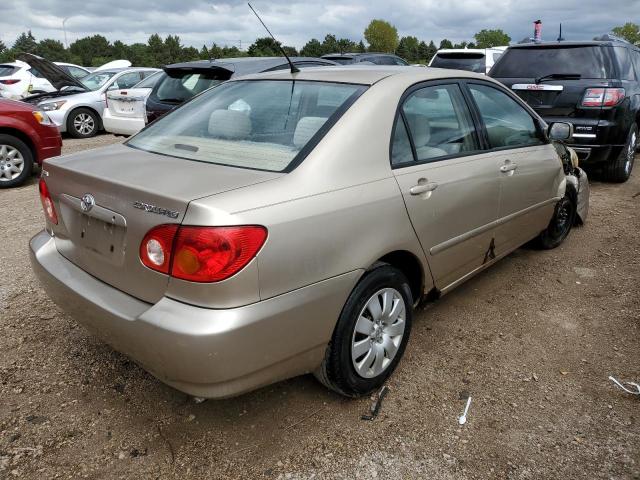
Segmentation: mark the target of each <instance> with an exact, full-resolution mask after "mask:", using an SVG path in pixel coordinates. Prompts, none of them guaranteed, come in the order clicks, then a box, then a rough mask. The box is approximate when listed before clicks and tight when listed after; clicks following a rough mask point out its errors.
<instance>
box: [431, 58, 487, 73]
mask: <svg viewBox="0 0 640 480" xmlns="http://www.w3.org/2000/svg"><path fill="white" fill-rule="evenodd" d="M431 66H432V67H435V68H452V69H455V70H467V71H469V72H476V73H485V71H486V70H485V69H486V66H485V58H484V54H483V53H438V54H437V55H436V56H435V57H434V59H433V62H431Z"/></svg>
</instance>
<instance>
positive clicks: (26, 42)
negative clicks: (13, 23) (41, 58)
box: [13, 30, 38, 53]
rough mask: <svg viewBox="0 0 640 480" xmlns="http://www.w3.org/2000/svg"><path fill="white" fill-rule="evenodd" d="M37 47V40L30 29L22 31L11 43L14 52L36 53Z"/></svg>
mask: <svg viewBox="0 0 640 480" xmlns="http://www.w3.org/2000/svg"><path fill="white" fill-rule="evenodd" d="M37 49H38V42H36V39H35V37H34V36H33V35H32V34H31V30H29V31H28V32H26V33H25V32H22V33H21V34H20V36H19V37H18V38H17V39H16V41H15V43H14V44H13V51H15V52H16V53H23V52H24V53H36V51H37Z"/></svg>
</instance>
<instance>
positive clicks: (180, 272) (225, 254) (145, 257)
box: [140, 225, 267, 283]
mask: <svg viewBox="0 0 640 480" xmlns="http://www.w3.org/2000/svg"><path fill="white" fill-rule="evenodd" d="M266 239H267V229H266V228H265V227H262V226H258V225H244V226H234V227H199V226H177V225H160V226H158V227H155V228H153V229H151V230H150V231H149V232H148V233H147V234H146V235H145V237H144V239H143V240H142V243H141V245H140V259H141V261H142V263H143V264H144V265H145V266H147V267H149V268H151V269H152V270H156V271H158V272H161V273H167V274H170V275H171V276H172V277H174V278H179V279H182V280H188V281H190V282H199V283H211V282H219V281H221V280H225V279H227V278H229V277H231V276H233V275H235V274H236V273H238V272H239V271H240V270H242V269H243V268H244V267H245V266H246V265H247V264H248V263H249V262H250V261H251V260H252V259H253V258H254V257H255V256H256V254H257V253H258V251H259V250H260V248H262V245H264V242H265V240H266Z"/></svg>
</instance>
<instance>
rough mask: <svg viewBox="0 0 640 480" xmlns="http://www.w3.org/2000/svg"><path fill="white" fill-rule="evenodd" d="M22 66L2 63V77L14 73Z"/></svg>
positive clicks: (0, 69) (0, 70) (0, 68)
mask: <svg viewBox="0 0 640 480" xmlns="http://www.w3.org/2000/svg"><path fill="white" fill-rule="evenodd" d="M18 70H20V67H14V66H13V65H0V77H8V76H9V75H13V74H14V73H16V72H17V71H18Z"/></svg>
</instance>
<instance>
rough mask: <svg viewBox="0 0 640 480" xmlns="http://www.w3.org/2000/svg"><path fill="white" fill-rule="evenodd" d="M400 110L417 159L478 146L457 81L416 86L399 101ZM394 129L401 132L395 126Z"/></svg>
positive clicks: (456, 152) (465, 150)
mask: <svg viewBox="0 0 640 480" xmlns="http://www.w3.org/2000/svg"><path fill="white" fill-rule="evenodd" d="M402 114H403V116H404V119H405V121H406V124H407V126H408V129H409V134H410V135H411V139H412V140H413V145H414V147H415V152H416V157H417V161H419V162H425V161H431V160H434V159H437V158H439V157H446V156H450V155H459V154H464V153H469V152H473V151H476V150H479V145H478V141H477V135H476V132H475V128H474V126H473V121H472V120H471V114H470V112H469V109H468V107H467V105H466V103H465V101H464V98H463V96H462V92H461V91H460V87H458V85H436V86H431V87H425V88H421V89H419V90H416V91H415V92H413V93H412V94H411V95H409V97H407V99H406V100H405V102H404V104H403V105H402ZM400 130H401V129H400ZM396 133H397V134H398V135H401V132H400V133H398V129H397V128H396ZM403 156H404V155H403ZM399 158H400V157H399Z"/></svg>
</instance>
